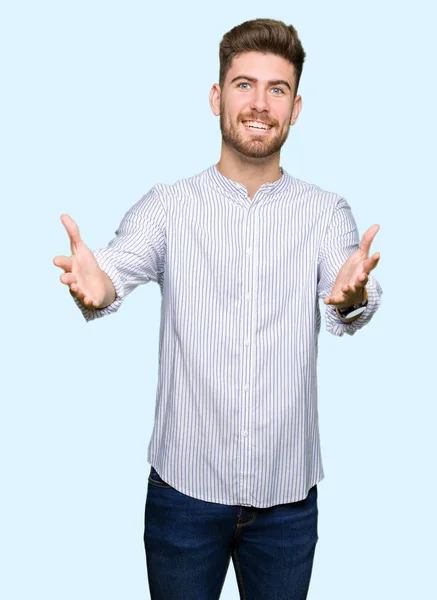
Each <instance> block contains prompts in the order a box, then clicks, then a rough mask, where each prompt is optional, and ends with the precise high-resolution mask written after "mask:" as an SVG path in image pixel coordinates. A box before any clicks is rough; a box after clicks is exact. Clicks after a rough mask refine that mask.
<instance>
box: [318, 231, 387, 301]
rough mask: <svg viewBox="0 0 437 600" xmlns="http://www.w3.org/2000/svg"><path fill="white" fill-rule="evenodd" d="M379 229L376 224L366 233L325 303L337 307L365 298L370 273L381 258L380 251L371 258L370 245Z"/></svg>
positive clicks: (345, 264) (342, 268)
mask: <svg viewBox="0 0 437 600" xmlns="http://www.w3.org/2000/svg"><path fill="white" fill-rule="evenodd" d="M378 231H379V225H376V224H375V225H372V226H371V227H369V229H368V230H367V231H366V232H365V233H364V235H363V237H362V239H361V243H360V245H359V247H358V248H357V249H356V250H355V252H354V253H353V254H351V255H350V256H349V258H348V259H347V261H346V262H345V263H344V265H343V266H342V267H341V269H340V271H339V272H338V275H337V279H336V280H335V283H334V286H333V288H332V291H331V294H330V295H329V296H328V297H327V298H325V299H324V303H325V304H332V305H334V306H335V308H345V307H348V306H353V305H354V304H358V303H359V302H361V301H362V300H363V298H364V287H365V285H366V283H367V282H368V280H369V277H368V276H369V273H370V271H371V270H372V269H374V268H375V267H376V265H377V264H378V262H379V259H380V258H381V256H380V254H379V252H375V254H373V256H371V257H370V258H369V251H370V245H371V243H372V241H373V239H374V237H375V235H376V234H377V233H378Z"/></svg>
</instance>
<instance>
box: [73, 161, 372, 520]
mask: <svg viewBox="0 0 437 600" xmlns="http://www.w3.org/2000/svg"><path fill="white" fill-rule="evenodd" d="M280 169H281V173H282V176H281V177H280V178H279V179H278V180H276V181H274V182H273V183H265V184H263V185H262V186H261V187H260V188H259V189H258V191H257V192H256V194H255V196H254V197H253V199H252V200H251V199H250V198H249V196H248V194H247V189H246V188H245V186H243V185H241V184H239V183H237V182H235V181H232V180H231V179H228V178H227V177H225V176H224V175H223V174H221V173H220V171H219V170H218V169H217V167H216V165H212V166H211V167H209V168H207V169H205V170H204V171H202V172H201V173H199V174H197V175H195V176H193V177H190V178H187V179H181V180H179V181H177V182H176V183H174V184H172V185H170V184H157V185H155V186H154V187H152V188H151V190H150V191H149V192H148V193H147V194H146V195H145V196H143V197H142V198H141V199H140V200H139V201H138V202H137V203H136V204H134V205H133V206H132V208H130V209H129V210H128V212H127V213H126V214H125V216H124V217H123V219H122V221H121V223H120V225H119V227H118V229H117V230H116V231H115V237H114V238H113V239H112V240H111V241H110V242H109V244H108V246H107V247H106V248H101V249H98V250H96V251H94V255H95V257H96V259H97V261H98V263H99V265H100V267H101V268H102V269H103V270H104V271H105V272H106V273H107V274H108V276H109V277H110V278H111V280H112V282H113V284H114V288H115V291H116V298H115V300H114V302H113V303H112V304H110V305H109V306H107V307H106V308H103V309H89V308H86V307H84V306H83V305H82V304H81V303H80V301H79V300H77V299H76V298H74V301H75V302H76V304H77V306H78V307H79V308H80V310H81V311H82V314H83V316H84V318H85V319H86V321H90V320H93V319H96V318H100V317H103V316H106V315H110V314H112V313H115V312H116V311H117V310H118V309H119V308H120V305H121V304H122V302H123V300H124V299H125V298H126V296H127V295H128V294H130V292H132V291H133V290H134V289H135V288H136V287H137V286H138V285H140V284H145V283H148V282H149V281H154V282H156V283H157V284H158V285H159V287H160V290H161V296H162V310H161V326H160V338H159V374H158V385H157V391H156V409H155V423H154V427H153V432H152V436H151V439H150V442H149V446H148V453H147V460H148V462H149V463H150V464H151V465H153V467H154V468H155V469H156V470H157V472H158V473H159V475H160V476H161V477H162V478H163V479H164V481H166V482H167V483H168V484H169V485H171V486H173V487H174V488H176V489H177V490H178V491H180V492H182V493H184V494H187V495H189V496H192V497H194V498H198V499H201V500H205V501H209V502H218V503H221V504H228V505H242V506H254V507H259V508H265V507H270V506H274V505H277V504H283V503H287V502H296V501H298V500H301V499H304V498H305V497H306V496H307V494H308V490H309V489H310V488H311V487H312V486H314V485H315V484H316V483H318V482H319V481H320V480H321V479H323V477H324V472H323V466H322V458H321V451H320V439H319V423H318V412H317V374H316V363H317V350H318V348H317V341H318V335H319V331H320V323H321V316H320V309H319V299H320V298H325V297H326V296H329V294H330V292H331V290H332V287H333V284H334V282H335V279H336V277H337V274H338V271H339V270H340V268H341V266H342V265H343V264H344V262H345V261H346V259H347V258H348V256H350V255H351V254H352V253H353V252H354V251H355V250H356V249H357V248H358V245H359V234H358V230H357V226H356V223H355V220H354V217H353V215H352V212H351V208H350V206H349V204H348V203H347V202H346V200H345V199H344V198H343V197H342V196H340V195H338V194H335V193H332V192H327V191H325V190H322V189H321V188H320V187H318V186H316V185H313V184H309V183H306V182H304V181H301V180H299V179H296V178H294V177H292V176H291V175H289V174H288V173H287V171H286V170H285V169H283V168H282V167H280ZM366 289H367V293H368V297H369V301H368V305H367V307H366V310H365V311H364V313H363V314H362V315H361V316H360V317H358V318H357V319H356V320H355V321H353V322H351V323H348V324H345V323H343V322H342V321H341V320H340V319H339V317H338V316H337V314H336V311H335V309H334V307H333V306H331V305H323V307H324V309H325V322H326V327H327V330H328V331H329V332H331V333H332V334H334V335H338V336H342V335H344V334H345V333H346V334H349V335H353V334H354V333H355V332H356V331H358V330H359V329H360V328H361V327H363V326H364V325H365V324H366V323H368V322H369V321H370V319H371V318H372V316H373V314H374V313H375V311H376V310H377V309H378V307H379V305H380V302H381V296H382V289H381V286H380V284H379V283H378V281H377V280H376V279H375V277H374V276H372V275H369V280H368V283H367V284H366Z"/></svg>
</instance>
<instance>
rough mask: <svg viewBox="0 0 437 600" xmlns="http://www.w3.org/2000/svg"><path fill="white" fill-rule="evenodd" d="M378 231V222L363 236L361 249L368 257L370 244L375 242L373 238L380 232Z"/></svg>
mask: <svg viewBox="0 0 437 600" xmlns="http://www.w3.org/2000/svg"><path fill="white" fill-rule="evenodd" d="M378 231H379V225H377V224H375V225H372V226H371V227H369V229H368V230H367V231H366V232H365V233H364V235H363V237H362V239H361V244H360V250H361V251H362V252H363V253H364V255H365V256H366V257H367V256H369V252H370V245H371V243H372V242H373V238H374V237H375V235H376V234H377V233H378Z"/></svg>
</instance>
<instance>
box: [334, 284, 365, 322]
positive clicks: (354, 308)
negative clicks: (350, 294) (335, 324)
mask: <svg viewBox="0 0 437 600" xmlns="http://www.w3.org/2000/svg"><path fill="white" fill-rule="evenodd" d="M368 301H369V296H368V294H367V290H366V287H365V286H364V288H363V294H362V300H361V301H359V302H357V303H356V304H353V305H350V306H344V307H342V308H336V309H335V311H336V313H337V316H338V317H339V319H340V320H341V321H342V322H343V323H352V321H355V319H358V317H360V316H361V315H362V314H363V312H364V311H365V310H366V306H367V304H368Z"/></svg>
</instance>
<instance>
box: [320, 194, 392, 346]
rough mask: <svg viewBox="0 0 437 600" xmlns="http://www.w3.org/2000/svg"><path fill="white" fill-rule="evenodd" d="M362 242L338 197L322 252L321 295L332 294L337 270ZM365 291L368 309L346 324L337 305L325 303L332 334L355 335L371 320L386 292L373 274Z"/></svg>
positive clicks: (327, 320)
mask: <svg viewBox="0 0 437 600" xmlns="http://www.w3.org/2000/svg"><path fill="white" fill-rule="evenodd" d="M359 242H360V239H359V234H358V228H357V225H356V222H355V219H354V217H353V215H352V211H351V207H350V206H349V204H348V203H347V202H346V200H345V199H344V198H339V199H338V201H337V204H336V206H335V208H334V211H333V215H332V218H331V221H330V224H329V227H328V230H327V232H326V234H325V238H324V241H323V244H322V246H321V249H320V253H319V263H318V285H317V292H318V296H319V298H326V297H327V296H329V295H330V294H331V291H332V288H333V286H334V283H335V280H336V279H337V275H338V272H339V271H340V269H341V267H342V266H343V264H344V263H345V262H346V260H347V259H348V258H349V256H350V255H351V254H353V253H354V252H355V250H357V248H358V247H359ZM366 290H367V294H368V297H369V299H368V304H367V306H366V310H365V311H364V312H363V313H362V314H361V315H360V316H359V317H358V318H357V319H355V320H354V321H351V322H350V323H343V321H342V320H341V319H340V318H339V316H338V315H337V312H336V310H335V307H334V306H332V305H330V304H328V305H324V306H325V323H326V328H327V330H328V331H329V332H330V333H332V334H333V335H338V336H342V335H344V334H345V333H346V334H348V335H353V334H354V333H356V332H357V331H358V330H359V329H361V328H362V327H364V325H366V324H367V323H368V322H369V321H370V320H371V318H372V317H373V315H374V314H375V312H376V311H377V310H378V308H379V306H380V304H381V298H382V294H383V291H382V288H381V285H380V284H379V282H378V280H377V279H376V278H375V277H374V276H373V275H371V274H369V277H368V282H367V284H366Z"/></svg>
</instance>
